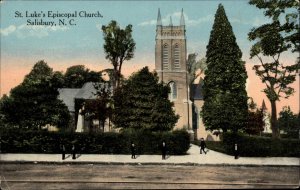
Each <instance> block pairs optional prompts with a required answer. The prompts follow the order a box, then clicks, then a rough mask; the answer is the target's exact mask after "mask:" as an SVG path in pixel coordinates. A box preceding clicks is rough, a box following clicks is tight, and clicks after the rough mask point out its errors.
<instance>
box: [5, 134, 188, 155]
mask: <svg viewBox="0 0 300 190" xmlns="http://www.w3.org/2000/svg"><path fill="white" fill-rule="evenodd" d="M0 132H1V139H0V141H1V152H2V153H56V154H57V153H60V152H61V146H62V144H64V145H65V147H66V151H67V152H71V147H72V145H73V144H75V147H76V149H77V152H78V153H84V154H130V144H131V142H134V143H135V145H136V148H137V154H161V150H160V145H161V143H162V141H163V140H164V141H165V142H166V145H167V148H168V151H169V154H172V155H182V154H186V152H187V150H188V149H189V146H190V139H189V135H188V133H187V132H186V131H185V130H175V131H172V132H163V133H153V132H149V131H123V132H120V133H115V132H108V133H71V132H47V131H23V130H16V129H14V130H3V129H1V131H0Z"/></svg>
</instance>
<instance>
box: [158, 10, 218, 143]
mask: <svg viewBox="0 0 300 190" xmlns="http://www.w3.org/2000/svg"><path fill="white" fill-rule="evenodd" d="M155 41H156V44H155V70H156V72H157V73H158V76H159V79H160V80H161V81H163V82H164V83H166V84H168V85H169V86H170V88H171V92H170V94H169V99H170V101H172V102H173V103H174V109H175V112H176V114H178V115H179V116H180V117H179V120H178V122H177V124H176V126H175V129H180V128H186V129H187V130H188V132H189V133H190V134H191V135H192V134H194V137H195V138H196V139H199V138H204V139H207V140H217V139H218V137H217V136H215V135H212V134H211V133H210V132H208V131H206V130H205V127H204V125H203V122H202V120H201V118H200V114H199V113H200V111H201V108H202V105H203V97H202V95H201V94H202V92H201V91H202V84H200V83H199V84H193V85H192V87H193V88H195V89H192V92H193V93H190V89H189V74H188V70H187V61H186V60H187V38H186V26H185V19H184V14H183V10H182V11H181V18H180V23H179V25H173V23H172V18H171V17H170V22H169V25H167V26H163V24H162V19H161V14H160V10H158V16H157V24H156V38H155ZM190 94H192V96H193V97H190ZM191 99H192V100H193V101H191Z"/></svg>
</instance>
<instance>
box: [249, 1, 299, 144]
mask: <svg viewBox="0 0 300 190" xmlns="http://www.w3.org/2000/svg"><path fill="white" fill-rule="evenodd" d="M250 4H251V5H255V6H256V7H257V8H259V9H264V10H265V12H264V14H265V16H267V17H269V18H271V19H272V21H271V23H268V24H264V25H262V26H259V27H257V28H253V29H252V30H251V31H250V32H249V34H248V37H249V40H250V41H255V44H254V45H253V46H252V48H251V50H250V56H251V58H253V57H256V58H258V60H259V61H260V65H256V66H254V67H253V69H254V70H255V72H256V75H258V76H259V77H260V79H261V80H262V82H263V83H265V84H266V88H265V89H264V90H263V91H264V92H265V94H266V95H267V97H268V99H269V100H270V102H271V109H272V111H271V128H272V133H273V138H278V137H279V135H280V133H279V130H278V126H277V109H276V102H277V101H279V99H280V98H281V97H282V96H284V97H285V98H288V97H289V96H291V95H292V94H293V93H294V89H293V88H292V87H290V86H289V85H290V84H291V83H293V82H294V81H295V78H296V70H297V69H299V68H300V64H299V60H300V59H299V57H298V62H297V63H295V64H292V65H287V64H284V63H283V62H282V61H281V60H280V56H281V55H282V54H283V53H284V52H286V51H288V50H292V52H298V54H299V52H300V49H299V44H300V39H299V35H300V30H299V12H298V8H299V6H300V3H299V1H297V0H289V1H279V0H273V1H262V0H250ZM284 17H285V18H284ZM263 57H264V59H263Z"/></svg>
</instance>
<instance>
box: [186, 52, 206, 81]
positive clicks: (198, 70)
mask: <svg viewBox="0 0 300 190" xmlns="http://www.w3.org/2000/svg"><path fill="white" fill-rule="evenodd" d="M196 57H197V54H196V53H192V54H189V55H188V59H187V65H188V73H189V85H191V84H193V82H194V81H195V79H196V78H197V77H199V76H200V75H201V74H202V73H204V71H205V70H206V69H207V64H206V58H202V59H200V60H198V61H196Z"/></svg>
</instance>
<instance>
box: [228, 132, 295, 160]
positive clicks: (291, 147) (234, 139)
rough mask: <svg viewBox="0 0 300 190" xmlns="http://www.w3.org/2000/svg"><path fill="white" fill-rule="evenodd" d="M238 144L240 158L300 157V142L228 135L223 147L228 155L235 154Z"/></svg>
mask: <svg viewBox="0 0 300 190" xmlns="http://www.w3.org/2000/svg"><path fill="white" fill-rule="evenodd" d="M235 143H237V144H238V151H239V154H240V156H294V157H299V156H300V140H297V139H272V138H267V137H258V136H244V135H242V134H233V133H226V134H224V135H223V147H224V149H225V151H226V153H227V154H230V155H233V154H234V144H235Z"/></svg>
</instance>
